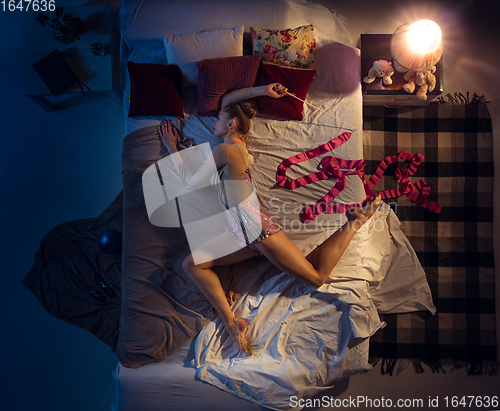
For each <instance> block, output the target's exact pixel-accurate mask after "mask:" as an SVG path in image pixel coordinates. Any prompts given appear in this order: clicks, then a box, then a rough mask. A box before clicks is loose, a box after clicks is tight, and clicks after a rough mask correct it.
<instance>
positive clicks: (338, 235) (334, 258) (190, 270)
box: [183, 198, 380, 354]
mask: <svg viewBox="0 0 500 411" xmlns="http://www.w3.org/2000/svg"><path fill="white" fill-rule="evenodd" d="M379 205H380V198H378V199H376V200H375V201H374V202H373V203H370V204H369V206H367V207H365V208H363V209H362V208H359V209H353V210H352V211H350V212H349V213H347V215H348V222H347V223H346V224H345V225H344V226H343V227H342V228H341V229H340V230H338V231H336V232H335V233H333V234H332V236H331V237H330V238H329V239H328V240H326V241H325V242H324V243H323V244H322V245H321V246H319V247H318V249H317V250H316V252H315V254H314V255H313V256H312V258H310V259H311V260H312V263H311V262H310V261H309V260H308V259H306V258H305V257H304V255H303V254H302V253H301V252H300V250H299V249H298V247H297V246H296V245H295V244H294V243H292V242H291V241H290V239H289V238H288V237H287V236H286V234H285V233H284V232H283V231H280V232H279V233H277V234H274V235H272V236H270V237H268V238H266V239H264V240H262V241H261V242H260V243H258V244H256V247H257V249H258V251H255V250H251V249H249V248H248V247H245V248H243V249H241V250H238V251H236V252H234V253H232V254H229V255H227V256H224V257H221V258H218V259H215V260H211V259H210V258H205V260H209V261H207V262H206V263H202V264H198V265H196V264H195V263H194V260H193V256H192V255H189V256H188V257H186V259H185V260H184V262H183V268H184V270H185V271H186V273H187V274H188V275H189V276H190V277H191V279H192V280H193V282H194V283H195V284H196V285H197V287H198V288H199V289H200V291H201V292H202V293H203V294H204V295H205V296H206V297H207V299H208V301H209V302H210V303H211V304H212V306H213V307H214V308H215V309H216V311H217V313H218V314H219V316H220V317H221V319H222V322H223V323H224V326H225V327H226V330H227V331H228V333H229V335H230V336H231V338H232V339H233V341H234V342H235V343H236V344H237V346H238V348H239V349H240V350H241V351H243V352H246V353H248V354H251V347H250V344H249V343H248V340H247V339H246V337H245V328H246V323H245V321H244V320H242V319H238V318H236V317H235V316H234V314H233V312H232V310H231V307H230V305H229V303H228V301H227V299H226V295H225V293H224V290H223V288H222V285H221V283H220V280H219V277H218V276H217V274H216V273H215V272H214V271H213V270H212V269H211V268H212V267H214V266H218V265H230V264H235V263H238V262H241V261H245V260H247V259H249V258H251V257H254V256H256V255H258V254H259V252H261V253H262V254H264V255H265V256H266V257H267V258H268V259H269V260H270V261H271V262H272V263H273V264H274V265H276V266H277V267H278V268H279V269H281V270H282V271H284V272H285V273H287V274H288V275H290V276H291V277H293V278H296V279H298V280H300V281H303V282H304V283H306V284H309V285H314V286H317V287H319V286H321V285H322V284H324V282H325V281H326V279H327V278H328V276H329V275H330V273H331V271H332V270H333V268H334V267H335V265H336V264H337V262H338V261H339V260H340V258H341V257H342V255H343V254H344V252H345V250H346V248H347V246H348V245H349V242H350V241H351V239H352V237H353V236H354V234H355V233H356V232H357V231H358V230H359V228H360V227H361V226H362V225H363V224H364V222H365V221H366V220H367V218H369V217H370V216H371V215H372V214H373V213H374V212H375V210H376V209H377V208H378V206H379ZM368 207H369V208H368ZM208 248H209V247H208ZM197 252H200V251H199V250H197ZM310 257H311V256H310Z"/></svg>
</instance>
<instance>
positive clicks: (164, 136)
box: [158, 120, 179, 154]
mask: <svg viewBox="0 0 500 411" xmlns="http://www.w3.org/2000/svg"><path fill="white" fill-rule="evenodd" d="M158 134H159V135H160V138H161V141H162V142H163V144H164V145H165V147H166V148H167V150H168V151H169V153H170V154H172V153H173V152H175V151H178V150H177V137H178V136H179V132H178V131H177V129H176V128H175V127H174V126H173V125H172V122H171V121H170V120H168V121H167V120H163V121H162V122H161V123H160V126H159V127H158Z"/></svg>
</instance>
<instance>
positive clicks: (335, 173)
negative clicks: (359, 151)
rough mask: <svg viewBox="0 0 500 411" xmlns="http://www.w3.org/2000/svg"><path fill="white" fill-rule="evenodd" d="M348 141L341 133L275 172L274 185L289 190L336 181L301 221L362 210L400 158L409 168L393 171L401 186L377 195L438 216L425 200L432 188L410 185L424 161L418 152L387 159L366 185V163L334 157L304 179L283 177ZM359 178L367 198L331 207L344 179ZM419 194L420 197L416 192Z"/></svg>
mask: <svg viewBox="0 0 500 411" xmlns="http://www.w3.org/2000/svg"><path fill="white" fill-rule="evenodd" d="M350 138H351V134H350V133H347V132H346V133H342V134H341V135H340V136H338V137H336V138H334V139H333V140H330V141H329V142H327V143H325V144H322V145H320V146H318V147H316V148H313V149H311V150H308V151H305V152H304V153H300V154H296V155H294V156H291V157H289V158H287V159H286V160H284V161H283V162H282V163H281V164H280V165H279V167H278V170H277V172H276V183H277V184H278V185H279V186H281V187H284V188H287V189H289V190H295V189H296V188H298V187H302V186H304V185H307V184H311V183H314V182H316V181H320V180H326V179H328V178H335V179H336V180H338V181H337V183H336V184H335V186H333V187H332V189H331V190H330V191H329V192H328V193H327V194H326V195H325V196H324V197H323V198H321V199H320V200H319V201H318V202H317V203H316V204H314V205H308V206H306V207H304V209H303V210H302V211H301V213H300V215H301V217H302V220H303V221H304V222H306V223H308V222H310V221H313V220H314V219H315V218H316V217H317V216H318V215H319V214H325V213H328V214H329V213H345V212H346V211H347V210H349V209H350V208H352V207H361V206H363V205H364V204H365V203H366V202H367V201H371V200H372V199H373V198H374V197H375V196H374V194H373V192H372V191H371V189H372V187H373V186H374V185H375V184H376V183H377V182H378V181H379V180H380V178H381V177H382V175H383V174H384V172H385V170H386V169H387V167H388V166H389V165H390V164H393V163H395V162H397V161H399V160H400V159H403V160H405V161H410V166H409V167H408V168H407V169H402V168H401V167H398V168H397V169H396V172H395V174H396V178H397V179H398V180H399V181H400V183H401V186H400V188H399V189H397V190H385V191H382V192H381V193H379V194H380V196H381V197H382V199H383V200H385V199H387V198H395V197H400V196H402V195H406V196H407V197H408V198H409V199H410V200H412V201H414V202H415V203H417V204H418V205H419V206H422V207H424V208H426V209H427V210H429V211H432V212H433V213H440V212H441V206H440V205H439V204H437V203H435V202H434V201H431V200H427V198H426V197H427V196H428V195H429V193H430V190H431V187H430V186H429V185H428V184H427V183H425V182H424V181H422V180H418V181H417V182H416V183H413V184H410V180H409V176H412V175H413V174H415V172H416V171H417V168H418V166H419V165H420V163H421V162H422V161H423V160H424V156H422V155H421V154H420V153H417V154H415V155H414V156H412V155H411V154H409V153H407V152H406V151H404V150H403V151H401V152H400V153H399V154H397V155H395V156H389V157H386V158H385V159H384V160H382V162H381V163H380V165H379V166H378V167H377V170H376V171H375V173H374V174H373V176H372V177H371V178H370V180H369V181H368V182H366V180H365V165H366V163H365V160H344V159H340V158H336V157H333V156H326V157H325V158H323V160H322V161H321V168H322V171H318V172H316V173H312V174H309V175H307V176H303V177H299V178H297V179H295V180H290V179H289V178H288V177H287V176H286V172H287V170H288V169H289V168H290V167H291V166H292V165H293V164H298V163H301V162H303V161H307V160H310V159H311V158H315V157H318V156H320V155H322V154H324V153H327V152H328V151H331V150H333V149H335V148H337V147H339V146H340V145H342V144H344V143H345V142H346V141H347V140H349V139H350ZM354 174H356V175H358V176H359V178H360V179H361V181H362V182H363V186H364V188H365V193H366V198H365V200H364V201H363V202H361V203H359V204H339V203H336V204H332V201H333V200H334V199H335V197H337V195H338V194H339V193H340V192H341V191H342V190H343V189H344V188H345V187H346V179H345V177H346V176H348V175H354ZM418 191H420V194H419V193H418Z"/></svg>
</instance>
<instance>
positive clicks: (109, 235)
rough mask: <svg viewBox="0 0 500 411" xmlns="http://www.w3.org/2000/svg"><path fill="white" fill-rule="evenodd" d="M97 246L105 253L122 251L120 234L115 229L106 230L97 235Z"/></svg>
mask: <svg viewBox="0 0 500 411" xmlns="http://www.w3.org/2000/svg"><path fill="white" fill-rule="evenodd" d="M99 248H100V249H101V250H102V251H103V252H105V253H106V254H120V253H121V252H122V234H121V233H120V232H119V231H116V230H113V229H111V230H106V231H103V232H102V233H101V235H100V236H99Z"/></svg>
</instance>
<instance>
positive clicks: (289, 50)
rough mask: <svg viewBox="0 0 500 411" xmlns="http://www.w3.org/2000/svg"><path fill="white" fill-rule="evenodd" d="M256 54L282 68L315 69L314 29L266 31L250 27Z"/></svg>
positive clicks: (310, 26)
mask: <svg viewBox="0 0 500 411" xmlns="http://www.w3.org/2000/svg"><path fill="white" fill-rule="evenodd" d="M250 30H251V32H252V47H253V53H254V54H262V60H263V61H266V62H269V63H274V64H278V65H280V66H286V67H295V68H305V69H312V68H313V67H314V49H315V48H316V39H315V38H314V27H313V26H312V25H309V26H302V27H297V28H296V29H287V30H266V29H258V28H255V27H250Z"/></svg>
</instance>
